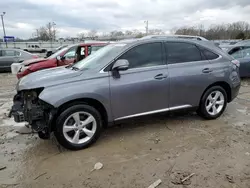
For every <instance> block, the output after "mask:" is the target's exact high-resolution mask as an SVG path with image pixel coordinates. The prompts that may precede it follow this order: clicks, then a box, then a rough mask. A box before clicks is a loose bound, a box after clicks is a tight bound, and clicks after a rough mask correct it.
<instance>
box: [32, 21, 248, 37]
mask: <svg viewBox="0 0 250 188" xmlns="http://www.w3.org/2000/svg"><path fill="white" fill-rule="evenodd" d="M55 26H56V24H55V23H54V22H52V23H51V22H49V23H47V24H46V25H44V26H42V27H39V28H37V29H36V30H35V32H34V33H33V36H32V37H31V38H30V39H29V40H32V41H38V40H41V41H54V40H56V39H57V36H58V33H59V31H58V29H57V28H56V27H55ZM166 33H169V31H168V32H166V31H163V30H161V29H149V30H148V33H147V35H164V34H166ZM170 33H171V34H178V35H199V36H203V37H205V38H207V39H209V40H228V39H243V40H244V39H250V24H249V23H248V22H242V21H239V22H234V23H228V24H216V25H211V26H209V27H208V28H205V27H204V25H202V24H200V25H197V26H183V27H180V28H172V29H171V30H170ZM145 35H146V33H145V32H142V31H139V30H137V29H134V30H126V31H119V30H113V31H110V32H98V31H97V30H90V31H88V32H80V33H78V34H77V36H76V37H72V36H71V37H67V39H72V38H73V39H78V40H80V41H81V40H85V39H96V40H98V39H101V38H102V39H105V38H106V39H108V40H117V39H123V38H124V39H126V38H141V37H143V36H145Z"/></svg>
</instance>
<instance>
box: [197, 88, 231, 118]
mask: <svg viewBox="0 0 250 188" xmlns="http://www.w3.org/2000/svg"><path fill="white" fill-rule="evenodd" d="M226 106H227V93H226V91H225V90H224V89H223V88H222V87H220V86H213V87H211V88H209V89H208V90H207V91H206V92H205V93H204V95H203V96H202V98H201V101H200V106H199V109H198V110H197V113H198V115H200V116H201V117H203V118H205V119H216V118H218V117H220V116H221V114H222V113H223V112H224V110H225V108H226Z"/></svg>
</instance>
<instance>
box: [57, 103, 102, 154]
mask: <svg viewBox="0 0 250 188" xmlns="http://www.w3.org/2000/svg"><path fill="white" fill-rule="evenodd" d="M101 129H102V119H101V115H100V113H99V112H98V111H97V110H96V109H95V108H93V107H92V106H89V105H85V104H80V105H74V106H71V107H69V108H68V109H66V110H65V111H63V112H62V113H61V114H60V115H59V117H58V119H57V125H56V130H55V136H56V138H57V140H58V142H59V143H60V144H61V145H62V146H64V147H65V148H67V149H70V150H80V149H84V148H87V147H89V146H90V145H91V144H93V143H94V142H95V141H96V140H97V139H98V138H99V136H100V134H101Z"/></svg>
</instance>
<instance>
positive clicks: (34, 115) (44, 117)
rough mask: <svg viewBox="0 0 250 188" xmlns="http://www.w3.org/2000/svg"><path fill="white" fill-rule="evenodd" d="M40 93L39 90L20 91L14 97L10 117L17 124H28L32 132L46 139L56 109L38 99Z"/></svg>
mask: <svg viewBox="0 0 250 188" xmlns="http://www.w3.org/2000/svg"><path fill="white" fill-rule="evenodd" d="M40 92H41V91H40V90H32V91H22V92H19V93H18V94H17V95H15V97H14V99H13V106H12V109H11V112H10V116H13V117H14V120H15V122H17V123H20V122H28V123H29V125H31V128H32V129H33V130H35V131H37V132H38V133H40V134H43V135H44V136H43V137H44V138H47V137H49V135H50V132H51V124H52V121H53V117H54V115H55V113H56V109H55V108H54V107H53V106H51V105H50V104H48V103H46V102H44V101H42V100H40V99H39V98H38V95H39V93H40ZM39 136H40V135H39Z"/></svg>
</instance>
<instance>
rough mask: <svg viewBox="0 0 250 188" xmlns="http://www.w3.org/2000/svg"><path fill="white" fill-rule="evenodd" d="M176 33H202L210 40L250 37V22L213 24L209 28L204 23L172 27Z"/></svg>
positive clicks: (201, 34)
mask: <svg viewBox="0 0 250 188" xmlns="http://www.w3.org/2000/svg"><path fill="white" fill-rule="evenodd" d="M172 32H173V33H174V34H179V35H200V36H203V37H205V38H207V39H210V40H227V39H243V40H244V39H250V24H249V23H248V22H234V23H231V24H217V25H211V26H210V27H208V28H207V29H205V28H204V26H203V25H198V26H190V27H181V28H174V29H172Z"/></svg>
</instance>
